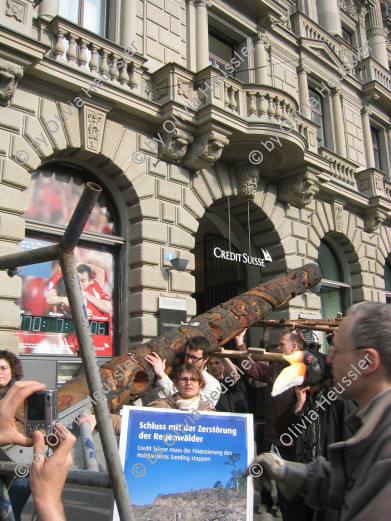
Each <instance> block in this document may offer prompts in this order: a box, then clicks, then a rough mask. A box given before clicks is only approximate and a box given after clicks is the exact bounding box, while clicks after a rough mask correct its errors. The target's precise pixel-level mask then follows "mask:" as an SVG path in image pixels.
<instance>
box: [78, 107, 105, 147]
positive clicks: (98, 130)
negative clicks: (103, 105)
mask: <svg viewBox="0 0 391 521" xmlns="http://www.w3.org/2000/svg"><path fill="white" fill-rule="evenodd" d="M83 108H84V147H85V149H86V150H88V151H90V152H94V153H95V154H98V153H99V152H100V149H101V146H102V137H103V130H104V126H105V120H106V114H105V113H104V112H101V111H100V110H97V109H95V108H92V107H89V106H87V105H85V106H84V107H83Z"/></svg>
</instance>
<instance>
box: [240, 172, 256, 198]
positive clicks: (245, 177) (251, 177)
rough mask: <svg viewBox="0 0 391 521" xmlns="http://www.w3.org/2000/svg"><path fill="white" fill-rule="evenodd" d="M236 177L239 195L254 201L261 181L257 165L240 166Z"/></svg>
mask: <svg viewBox="0 0 391 521" xmlns="http://www.w3.org/2000/svg"><path fill="white" fill-rule="evenodd" d="M236 175H237V178H238V195H239V197H243V198H244V199H249V200H251V199H254V197H255V194H256V192H257V186H258V181H259V169H258V167H256V166H255V165H244V166H239V167H238V169H237V171H236Z"/></svg>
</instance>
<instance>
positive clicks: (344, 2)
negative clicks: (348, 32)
mask: <svg viewBox="0 0 391 521" xmlns="http://www.w3.org/2000/svg"><path fill="white" fill-rule="evenodd" d="M338 6H339V8H340V9H341V10H342V11H345V13H347V14H348V15H350V16H351V17H352V18H354V19H355V20H357V19H358V14H359V7H358V4H357V2H356V1H355V0H338Z"/></svg>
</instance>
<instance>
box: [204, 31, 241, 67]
mask: <svg viewBox="0 0 391 521" xmlns="http://www.w3.org/2000/svg"><path fill="white" fill-rule="evenodd" d="M234 50H235V44H234V43H233V42H230V41H228V40H226V39H225V38H224V37H222V36H220V35H219V34H217V33H215V32H213V31H211V32H209V63H210V65H213V66H214V67H216V68H217V69H224V67H225V65H226V64H228V63H230V62H231V59H232V58H233V57H234ZM226 72H227V74H229V72H228V71H226ZM232 75H234V73H232Z"/></svg>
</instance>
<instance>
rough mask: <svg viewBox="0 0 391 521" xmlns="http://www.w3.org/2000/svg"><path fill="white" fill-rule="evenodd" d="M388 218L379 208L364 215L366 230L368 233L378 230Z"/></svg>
mask: <svg viewBox="0 0 391 521" xmlns="http://www.w3.org/2000/svg"><path fill="white" fill-rule="evenodd" d="M385 219H386V214H385V213H383V212H379V211H378V210H375V211H372V212H369V213H368V214H367V215H366V216H365V217H364V230H365V231H366V232H368V233H373V232H374V231H376V230H377V229H378V228H379V226H380V225H381V223H382V222H384V221H385Z"/></svg>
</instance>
